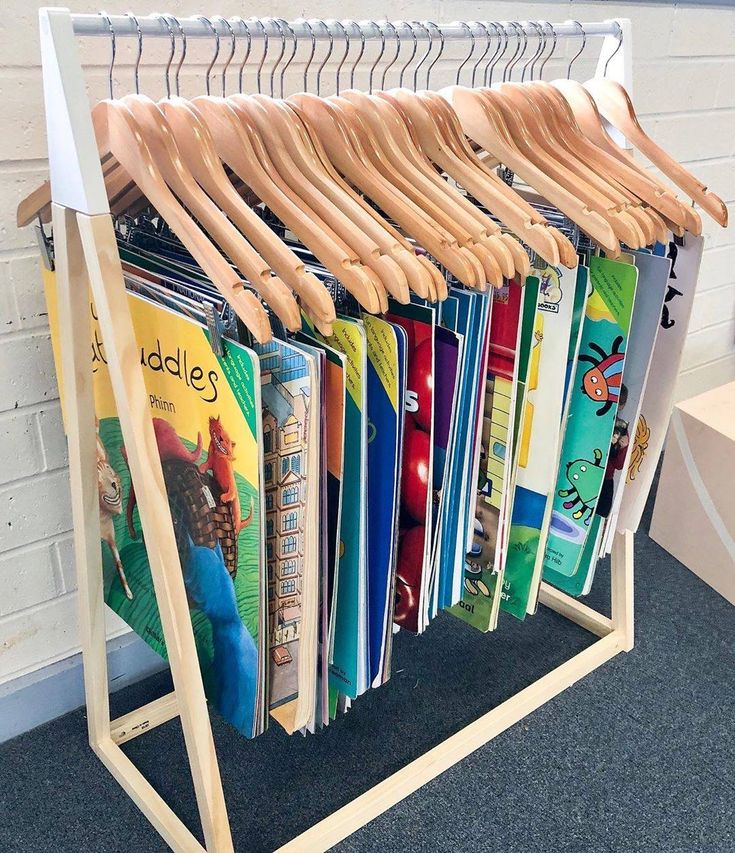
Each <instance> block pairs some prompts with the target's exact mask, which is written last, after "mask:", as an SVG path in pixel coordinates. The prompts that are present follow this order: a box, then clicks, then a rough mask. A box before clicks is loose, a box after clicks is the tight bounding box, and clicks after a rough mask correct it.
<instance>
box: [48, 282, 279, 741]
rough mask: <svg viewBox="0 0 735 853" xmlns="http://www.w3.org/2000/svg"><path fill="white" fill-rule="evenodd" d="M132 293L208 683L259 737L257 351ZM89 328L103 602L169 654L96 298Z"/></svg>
mask: <svg viewBox="0 0 735 853" xmlns="http://www.w3.org/2000/svg"><path fill="white" fill-rule="evenodd" d="M44 285H45V290H46V295H47V302H48V308H49V323H50V325H51V329H52V336H53V337H54V338H55V339H56V346H55V348H54V349H55V355H56V357H57V368H58V369H59V373H60V363H59V361H58V354H59V352H58V320H57V312H56V288H55V283H54V276H53V274H52V273H48V272H44ZM128 303H129V306H130V312H131V316H132V320H133V328H134V330H135V336H136V341H137V344H138V347H139V353H140V364H141V366H142V369H143V377H144V380H145V385H146V389H147V391H148V393H149V402H150V406H151V413H152V416H153V428H154V434H155V438H156V443H157V446H158V451H159V454H160V457H161V465H162V468H163V475H164V481H165V484H166V491H167V494H168V500H169V507H170V509H171V516H172V519H173V524H174V532H175V534H176V542H177V546H178V550H179V555H180V557H181V564H182V571H183V575H184V583H185V586H186V591H187V595H188V598H189V604H190V608H191V619H192V626H193V629H194V639H195V642H196V647H197V654H198V657H199V663H200V666H201V670H202V677H203V681H204V688H205V691H206V694H207V697H208V699H209V700H210V701H211V702H212V704H213V705H214V707H215V708H216V709H217V710H218V711H219V712H220V713H221V714H222V716H223V717H224V718H225V719H227V720H228V721H229V722H230V723H232V724H233V725H234V726H235V727H236V728H237V729H238V730H239V731H240V732H242V733H243V734H245V735H246V736H248V737H252V736H253V735H256V734H258V733H259V732H260V731H262V729H263V727H264V725H265V721H264V711H263V708H264V704H265V697H264V689H265V683H266V656H265V651H266V647H267V637H266V636H265V635H264V632H263V630H262V622H263V618H262V617H263V610H264V606H265V605H264V602H263V591H264V583H263V578H264V561H263V553H262V541H263V538H262V518H261V511H262V507H261V490H262V483H261V479H260V458H259V446H260V435H261V426H260V417H259V410H260V387H259V385H260V383H259V365H258V359H257V357H256V356H255V355H254V354H253V353H252V352H251V351H250V350H248V349H247V348H246V347H243V346H241V345H240V344H236V343H234V342H231V341H226V342H225V344H224V346H225V355H224V356H223V357H219V356H216V355H215V354H214V352H213V351H212V348H211V345H210V342H209V338H208V335H207V332H206V330H205V329H204V328H202V327H201V326H200V325H199V324H197V323H195V322H192V321H191V320H189V319H187V318H186V317H183V316H181V315H179V314H177V313H174V312H173V311H170V310H168V309H167V308H164V307H161V306H160V305H157V304H154V303H152V302H150V301H148V300H146V299H143V298H141V297H139V296H137V295H135V294H128ZM90 329H91V336H92V340H91V344H90V358H91V362H92V371H93V381H94V396H95V409H96V413H97V420H98V442H97V476H98V487H99V497H100V502H99V509H100V520H101V529H102V535H103V541H102V566H103V572H104V593H105V601H106V602H107V604H108V605H109V606H110V607H111V608H112V609H113V610H114V611H115V612H116V613H118V615H119V616H120V617H121V618H122V619H123V620H124V621H125V622H127V623H128V625H130V627H131V628H132V629H133V630H134V631H135V632H136V633H137V634H139V635H140V636H141V637H142V638H143V639H144V640H145V641H146V642H147V643H148V645H149V646H151V648H153V649H154V650H155V651H156V652H158V653H159V654H160V655H161V656H163V657H166V645H165V641H164V637H163V629H162V627H161V620H160V616H159V611H158V605H157V601H156V595H155V591H154V588H153V580H152V577H151V571H150V564H149V562H148V556H147V552H146V547H145V540H144V536H143V533H142V530H141V523H140V517H139V514H138V509H137V504H136V500H135V491H134V489H133V488H132V483H131V478H130V472H129V469H128V465H127V461H126V455H125V447H124V443H123V438H122V431H121V428H120V421H119V419H118V417H117V410H116V406H115V401H114V397H113V393H112V386H111V383H110V376H109V371H108V368H107V361H106V358H105V348H104V342H103V340H102V335H101V330H100V328H99V325H98V322H97V317H96V314H95V309H94V305H93V304H92V303H90ZM60 385H63V383H60ZM62 393H63V389H62Z"/></svg>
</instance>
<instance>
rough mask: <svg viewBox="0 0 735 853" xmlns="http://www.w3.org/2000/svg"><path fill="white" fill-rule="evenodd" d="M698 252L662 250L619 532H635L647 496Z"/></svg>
mask: <svg viewBox="0 0 735 853" xmlns="http://www.w3.org/2000/svg"><path fill="white" fill-rule="evenodd" d="M703 246H704V238H702V237H695V236H694V235H692V234H685V235H684V237H675V238H674V239H673V240H671V242H670V243H669V245H668V248H667V257H668V258H669V260H670V261H671V270H670V272H669V280H668V285H667V289H666V295H665V296H664V305H663V309H662V311H661V321H660V323H659V328H658V332H657V334H656V343H655V345H654V348H653V355H652V357H651V365H650V368H649V381H648V383H647V384H646V390H645V392H644V394H643V402H642V403H641V410H640V414H639V416H638V420H637V421H636V425H635V428H634V429H633V430H631V439H630V449H629V451H628V462H627V471H626V484H625V489H624V491H623V496H622V499H621V504H620V513H619V515H618V520H617V529H618V530H633V531H635V530H637V529H638V525H639V523H640V520H641V515H642V514H643V509H644V507H645V505H646V500H647V499H648V493H649V492H650V490H651V484H652V483H653V478H654V476H655V473H656V466H657V464H658V458H659V456H660V455H661V450H662V448H663V445H664V439H665V438H666V430H667V428H668V424H669V417H670V415H671V408H672V405H673V400H674V389H675V385H676V377H677V376H678V374H679V365H680V364H681V356H682V352H683V350H684V342H685V341H686V336H687V328H688V326H689V317H690V315H691V312H692V305H693V303H694V294H695V291H696V287H697V279H698V277H699V267H700V263H701V260H702V249H703Z"/></svg>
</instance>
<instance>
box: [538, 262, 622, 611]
mask: <svg viewBox="0 0 735 853" xmlns="http://www.w3.org/2000/svg"><path fill="white" fill-rule="evenodd" d="M637 280H638V270H637V269H636V268H635V267H634V266H632V265H631V264H626V263H620V262H619V261H612V260H609V259H607V258H601V257H593V258H591V259H590V282H591V285H592V292H591V293H590V296H589V298H588V299H587V307H586V310H585V319H584V324H583V327H582V339H581V343H580V349H579V355H578V357H577V364H576V367H575V371H574V378H573V382H572V386H571V389H570V403H569V414H568V416H567V423H566V430H565V433H564V440H563V444H562V451H561V457H560V461H559V471H558V474H557V482H556V486H555V488H554V495H553V498H552V514H551V525H550V529H549V535H548V539H547V542H546V550H545V553H544V579H545V580H547V581H549V582H551V583H553V584H554V586H557V587H559V588H561V589H563V590H564V591H566V592H569V593H570V594H574V595H579V594H580V593H581V591H582V589H583V587H584V582H583V581H581V583H580V578H578V577H575V575H576V574H577V568H578V566H579V563H580V558H581V556H582V551H583V549H584V546H585V543H586V541H587V535H588V533H589V530H590V522H591V521H592V519H593V518H594V515H595V509H596V506H597V501H598V498H599V496H600V490H601V488H602V480H603V476H604V473H605V461H606V459H607V452H608V449H609V446H610V439H611V436H612V432H613V427H614V424H615V415H616V413H617V404H618V399H619V395H620V387H621V382H622V377H623V367H624V363H625V350H626V345H627V340H628V335H629V332H630V319H631V314H632V310H633V300H634V298H635V289H636V283H637ZM582 574H584V573H582Z"/></svg>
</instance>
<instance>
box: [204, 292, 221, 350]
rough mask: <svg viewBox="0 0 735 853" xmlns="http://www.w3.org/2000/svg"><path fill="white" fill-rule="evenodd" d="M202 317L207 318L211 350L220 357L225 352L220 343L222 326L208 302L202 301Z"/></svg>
mask: <svg viewBox="0 0 735 853" xmlns="http://www.w3.org/2000/svg"><path fill="white" fill-rule="evenodd" d="M202 308H203V309H204V317H205V318H206V320H207V331H208V332H209V343H210V346H211V347H212V352H213V353H214V354H215V355H218V356H219V357H220V358H222V357H223V356H224V354H225V347H224V344H223V343H222V327H221V324H220V321H219V318H218V317H217V315H216V314H215V313H214V308H213V306H212V305H211V303H209V302H203V303H202Z"/></svg>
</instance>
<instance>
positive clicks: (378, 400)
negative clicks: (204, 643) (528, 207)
mask: <svg viewBox="0 0 735 853" xmlns="http://www.w3.org/2000/svg"><path fill="white" fill-rule="evenodd" d="M363 326H364V329H365V337H366V341H367V358H368V362H367V368H368V369H367V406H368V446H367V462H368V464H367V528H368V537H367V542H368V619H369V658H370V671H369V681H370V683H371V684H373V683H374V682H375V680H376V678H377V677H378V674H379V672H380V669H381V665H382V662H383V656H384V651H385V644H386V631H390V630H391V624H392V619H388V618H387V612H388V611H389V610H390V611H392V609H393V601H392V600H391V599H390V594H391V590H392V587H393V575H394V574H395V535H396V524H395V511H396V504H395V501H394V500H391V498H394V497H395V496H396V494H397V486H398V479H399V476H400V469H399V467H398V463H399V450H400V448H399V444H398V441H399V425H398V421H399V419H402V417H403V412H402V411H401V410H400V409H399V408H398V405H399V402H400V398H401V396H402V395H400V394H399V375H398V372H399V367H398V340H397V336H396V332H395V330H394V327H393V325H392V324H391V323H388V322H387V321H385V320H381V319H380V318H378V317H373V316H372V315H370V314H365V315H364V317H363Z"/></svg>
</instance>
